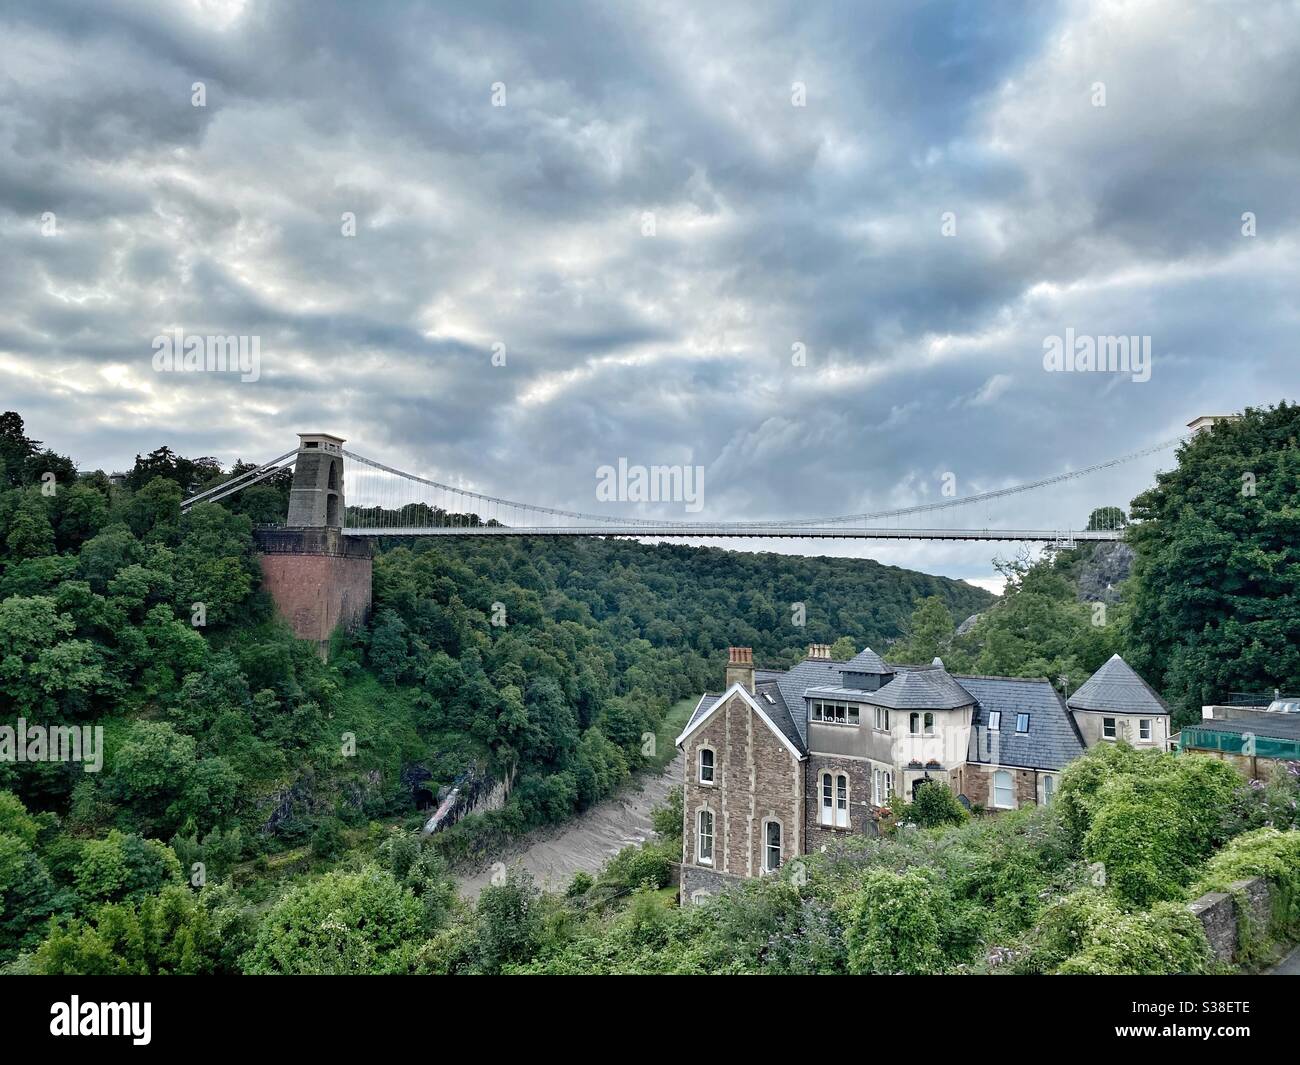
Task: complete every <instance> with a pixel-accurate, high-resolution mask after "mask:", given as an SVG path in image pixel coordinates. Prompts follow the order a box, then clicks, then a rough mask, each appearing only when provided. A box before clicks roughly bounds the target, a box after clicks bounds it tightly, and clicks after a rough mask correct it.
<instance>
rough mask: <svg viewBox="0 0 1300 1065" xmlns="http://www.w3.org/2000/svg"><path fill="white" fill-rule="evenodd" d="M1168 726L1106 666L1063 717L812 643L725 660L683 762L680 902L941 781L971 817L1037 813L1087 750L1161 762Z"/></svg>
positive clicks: (1019, 690)
mask: <svg viewBox="0 0 1300 1065" xmlns="http://www.w3.org/2000/svg"><path fill="white" fill-rule="evenodd" d="M1168 737H1169V711H1168V708H1167V707H1166V706H1165V705H1164V703H1163V702H1162V701H1161V700H1160V698H1159V696H1157V695H1156V694H1155V692H1153V691H1152V690H1151V689H1150V687H1148V686H1147V685H1146V683H1145V682H1144V681H1143V680H1142V679H1141V678H1140V677H1138V675H1137V674H1136V673H1134V672H1133V670H1132V669H1131V668H1129V666H1128V665H1127V663H1125V662H1124V660H1123V659H1121V658H1120V657H1119V656H1118V655H1116V656H1114V657H1113V658H1111V659H1110V661H1108V662H1107V663H1106V664H1105V665H1104V666H1102V668H1101V669H1099V670H1098V671H1097V672H1096V673H1095V674H1094V675H1093V676H1092V677H1091V678H1089V680H1088V681H1087V682H1086V683H1085V684H1084V685H1083V686H1082V687H1081V688H1079V690H1078V691H1077V692H1075V693H1074V695H1072V696H1071V697H1070V699H1069V701H1068V702H1067V701H1066V700H1063V699H1062V698H1061V696H1060V695H1059V694H1058V693H1057V692H1056V690H1055V689H1054V688H1053V687H1052V685H1051V683H1050V682H1049V681H1047V680H1046V679H1044V678H1024V677H981V676H970V675H965V674H950V673H949V672H948V671H947V670H946V669H945V668H944V665H943V662H942V661H940V660H939V659H935V660H934V662H932V663H931V664H930V665H928V666H904V665H892V664H888V663H886V662H885V661H884V660H883V659H882V658H881V657H880V656H879V655H877V654H876V653H875V652H874V651H872V650H871V649H870V648H867V649H865V650H863V651H862V652H861V653H860V654H858V655H855V656H854V657H853V658H852V659H850V660H848V661H847V662H845V661H834V660H832V659H831V657H830V649H829V648H828V647H826V646H825V645H817V644H814V645H812V646H811V647H809V649H808V656H807V657H806V658H805V659H804V660H803V661H802V662H799V663H798V664H797V665H795V666H794V668H792V669H789V670H784V671H777V670H765V669H756V668H755V667H754V662H753V655H752V652H751V650H750V649H749V648H748V647H732V648H730V649H729V651H728V661H727V667H726V690H725V691H724V692H723V693H722V694H720V695H714V694H710V693H705V694H704V695H703V696H701V698H700V701H699V703H697V704H696V707H695V710H694V711H693V712H692V714H691V717H690V719H689V720H688V721H687V723H686V727H685V728H684V729H683V730H682V734H681V735H680V736H678V737H677V746H678V747H679V748H680V749H681V750H682V752H683V754H684V758H683V764H684V769H683V773H684V778H683V782H682V783H683V818H684V825H683V829H684V831H683V853H682V899H683V900H691V901H699V900H700V899H702V898H705V897H707V896H709V895H711V894H714V893H715V892H717V891H720V890H722V889H724V888H726V887H727V886H729V885H731V884H734V883H736V882H738V881H739V880H741V879H744V878H749V877H756V876H763V875H765V874H768V873H773V872H775V871H776V870H778V869H779V868H780V866H781V865H782V863H783V862H785V861H788V860H789V859H790V858H792V857H794V856H796V855H799V854H807V853H810V852H812V851H814V850H817V849H820V848H822V847H823V846H824V845H825V844H826V843H827V842H829V841H830V840H832V839H835V838H836V837H837V836H842V835H844V834H850V835H851V834H859V835H861V834H875V831H876V822H877V820H878V818H879V816H880V812H881V809H882V807H883V806H884V805H885V804H886V803H887V802H888V801H889V798H890V796H892V795H895V794H898V795H901V796H902V797H903V798H904V799H905V800H906V801H909V802H910V801H911V800H912V798H913V796H914V795H915V794H916V789H917V788H918V787H920V785H921V784H923V783H924V782H926V781H939V782H941V783H944V784H946V785H948V787H950V788H951V789H952V791H953V792H954V793H955V794H957V795H958V796H959V798H961V800H962V801H963V802H965V803H966V804H967V805H969V806H975V805H978V806H982V807H984V808H986V809H988V810H1014V809H1016V808H1018V807H1021V806H1032V805H1041V804H1045V803H1049V802H1051V801H1052V797H1053V795H1054V794H1055V791H1056V787H1057V784H1058V782H1059V779H1060V772H1061V770H1062V769H1063V768H1064V767H1065V766H1066V765H1067V764H1068V763H1069V762H1070V761H1072V760H1073V759H1075V758H1077V757H1078V756H1079V755H1080V754H1082V753H1083V751H1084V749H1085V748H1086V747H1089V746H1092V745H1093V744H1096V743H1105V742H1116V741H1119V740H1127V741H1128V742H1129V743H1131V744H1133V745H1135V746H1150V747H1155V748H1159V749H1161V750H1163V749H1166V748H1167V746H1168Z"/></svg>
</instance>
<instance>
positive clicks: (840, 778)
mask: <svg viewBox="0 0 1300 1065" xmlns="http://www.w3.org/2000/svg"><path fill="white" fill-rule="evenodd" d="M821 791H822V812H821V823H822V824H823V825H834V826H835V827H836V828H848V827H849V777H848V774H847V773H823V774H822V776H821Z"/></svg>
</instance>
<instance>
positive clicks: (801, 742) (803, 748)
mask: <svg viewBox="0 0 1300 1065" xmlns="http://www.w3.org/2000/svg"><path fill="white" fill-rule="evenodd" d="M755 672H756V673H757V672H759V671H757V670H756V671H755ZM762 672H765V673H771V671H770V670H763V671H762ZM754 687H755V689H756V691H755V692H754V701H755V702H756V703H758V705H759V706H761V707H762V708H763V713H765V714H766V715H767V716H768V717H769V718H770V719H771V721H772V724H774V725H775V726H776V727H777V728H778V729H780V730H781V734H782V735H784V736H785V738H786V739H788V740H789V741H790V742H791V743H792V744H794V746H795V747H796V749H798V751H799V753H800V754H807V753H808V745H807V742H806V741H805V739H804V737H803V735H802V734H801V733H800V731H799V729H798V728H797V727H795V720H796V719H795V716H794V715H793V714H791V713H790V708H789V707H788V706H787V705H786V701H785V699H784V698H783V697H782V695H781V688H780V686H779V685H778V684H777V683H776V682H775V681H761V680H758V679H755V681H754ZM722 694H723V693H718V694H715V693H713V692H705V693H704V695H703V696H701V698H700V701H699V702H698V703H696V705H695V709H694V711H692V713H691V716H690V719H689V720H688V721H687V722H686V726H685V728H683V729H682V734H683V735H685V734H686V733H687V732H690V731H691V729H692V728H694V726H695V724H696V723H697V722H698V721H700V720H701V719H702V718H703V717H705V716H706V715H707V714H708V712H709V711H710V710H712V709H713V708H714V706H716V705H717V703H718V700H719V699H721V698H722ZM798 705H799V707H800V708H801V709H802V707H803V700H802V699H800V700H799V704H798Z"/></svg>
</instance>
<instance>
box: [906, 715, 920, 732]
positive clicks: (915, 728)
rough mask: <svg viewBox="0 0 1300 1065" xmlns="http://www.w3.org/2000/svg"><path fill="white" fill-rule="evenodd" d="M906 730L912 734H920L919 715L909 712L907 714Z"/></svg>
mask: <svg viewBox="0 0 1300 1065" xmlns="http://www.w3.org/2000/svg"><path fill="white" fill-rule="evenodd" d="M907 731H908V733H909V734H910V735H912V736H919V735H921V715H920V714H917V713H911V714H908V715H907Z"/></svg>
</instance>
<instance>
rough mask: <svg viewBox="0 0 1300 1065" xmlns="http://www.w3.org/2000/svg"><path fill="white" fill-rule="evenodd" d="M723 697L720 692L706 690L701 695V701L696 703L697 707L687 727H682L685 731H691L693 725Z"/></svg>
mask: <svg viewBox="0 0 1300 1065" xmlns="http://www.w3.org/2000/svg"><path fill="white" fill-rule="evenodd" d="M721 698H722V694H721V693H720V692H716V693H715V692H705V693H704V694H703V695H701V696H700V701H699V702H698V703H696V704H695V709H694V710H692V711H691V716H690V720H688V721H687V722H686V727H685V728H683V729H682V732H683V733H686V732H690V731H691V726H692V725H694V724H695V722H697V721H698V720H699V719H700V718H702V717H703V716H704V715H705V714H707V713H708V712H709V711H710V710H712V709H713V704H714V703H716V702H717V701H718V700H719V699H721Z"/></svg>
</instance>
